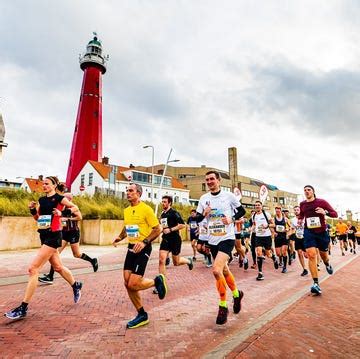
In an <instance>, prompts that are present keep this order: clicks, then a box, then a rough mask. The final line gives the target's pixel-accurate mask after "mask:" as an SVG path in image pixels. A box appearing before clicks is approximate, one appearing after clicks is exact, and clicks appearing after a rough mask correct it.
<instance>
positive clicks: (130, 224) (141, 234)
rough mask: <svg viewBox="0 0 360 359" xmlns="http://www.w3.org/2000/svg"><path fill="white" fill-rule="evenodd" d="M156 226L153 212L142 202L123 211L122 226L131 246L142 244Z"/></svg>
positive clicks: (156, 222)
mask: <svg viewBox="0 0 360 359" xmlns="http://www.w3.org/2000/svg"><path fill="white" fill-rule="evenodd" d="M158 224H159V221H158V219H157V218H156V216H155V213H154V211H153V210H152V208H151V207H150V206H148V205H147V204H145V203H144V202H140V203H139V204H137V205H136V206H129V207H127V208H125V209H124V225H125V230H126V234H127V239H128V241H129V243H131V244H134V243H138V242H142V241H143V240H144V239H145V238H146V237H147V236H148V235H149V234H150V233H151V231H152V229H153V228H154V227H156V226H157V225H158Z"/></svg>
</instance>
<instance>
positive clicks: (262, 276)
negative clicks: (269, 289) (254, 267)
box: [256, 273, 264, 280]
mask: <svg viewBox="0 0 360 359" xmlns="http://www.w3.org/2000/svg"><path fill="white" fill-rule="evenodd" d="M256 280H264V275H263V274H262V273H259V274H258V276H257V277H256Z"/></svg>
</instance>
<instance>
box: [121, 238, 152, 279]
mask: <svg viewBox="0 0 360 359" xmlns="http://www.w3.org/2000/svg"><path fill="white" fill-rule="evenodd" d="M133 247H134V244H129V245H128V251H127V253H126V257H125V263H124V270H129V271H131V272H132V273H134V274H137V275H141V276H143V275H144V273H145V269H146V266H147V263H148V261H149V258H150V254H151V250H152V247H151V244H148V245H147V246H145V247H144V249H143V250H142V251H141V252H139V253H134V252H132V249H133Z"/></svg>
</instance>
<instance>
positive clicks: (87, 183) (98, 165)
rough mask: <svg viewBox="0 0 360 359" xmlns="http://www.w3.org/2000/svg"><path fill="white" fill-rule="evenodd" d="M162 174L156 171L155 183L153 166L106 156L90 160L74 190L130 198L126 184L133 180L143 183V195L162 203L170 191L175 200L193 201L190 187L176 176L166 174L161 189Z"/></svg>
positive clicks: (75, 191) (77, 192)
mask: <svg viewBox="0 0 360 359" xmlns="http://www.w3.org/2000/svg"><path fill="white" fill-rule="evenodd" d="M161 177H162V174H156V175H154V183H153V186H152V176H151V170H150V171H149V170H143V169H142V168H140V167H135V166H133V165H130V166H129V167H125V166H118V165H111V164H109V159H108V158H107V157H104V158H103V159H102V162H97V161H87V163H86V164H85V166H84V167H83V168H82V169H81V171H80V173H79V175H78V176H77V177H76V178H75V180H74V182H73V185H72V193H73V194H75V195H78V194H81V193H86V194H88V195H90V196H92V195H94V194H96V193H103V194H108V195H114V196H117V197H120V198H124V199H125V198H126V187H127V186H128V185H129V182H134V183H138V184H141V186H142V187H143V194H142V197H141V199H142V200H144V201H151V200H152V196H153V202H154V203H159V202H160V201H161V197H162V196H163V195H170V196H172V197H173V199H174V203H182V204H189V192H190V191H189V190H188V189H186V188H185V186H184V185H183V184H182V183H181V182H180V181H179V180H178V179H176V178H174V177H172V176H170V175H166V176H164V180H163V188H162V190H161V193H160V189H159V187H160V181H161Z"/></svg>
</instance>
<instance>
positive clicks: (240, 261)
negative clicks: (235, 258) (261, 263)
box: [239, 256, 244, 268]
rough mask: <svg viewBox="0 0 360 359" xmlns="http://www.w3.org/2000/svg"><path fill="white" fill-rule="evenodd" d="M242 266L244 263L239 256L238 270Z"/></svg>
mask: <svg viewBox="0 0 360 359" xmlns="http://www.w3.org/2000/svg"><path fill="white" fill-rule="evenodd" d="M243 265H244V261H243V260H242V259H241V257H240V256H239V268H242V267H243Z"/></svg>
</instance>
